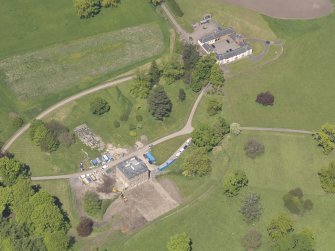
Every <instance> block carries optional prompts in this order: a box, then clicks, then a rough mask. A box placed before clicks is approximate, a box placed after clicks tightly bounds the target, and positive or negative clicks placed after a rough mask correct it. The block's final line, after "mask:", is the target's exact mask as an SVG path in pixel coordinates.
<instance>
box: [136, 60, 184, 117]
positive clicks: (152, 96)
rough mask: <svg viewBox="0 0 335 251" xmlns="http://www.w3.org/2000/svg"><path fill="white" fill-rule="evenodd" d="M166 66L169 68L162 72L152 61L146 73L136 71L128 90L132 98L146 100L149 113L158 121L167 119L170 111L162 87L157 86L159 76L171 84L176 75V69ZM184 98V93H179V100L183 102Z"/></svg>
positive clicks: (170, 103)
mask: <svg viewBox="0 0 335 251" xmlns="http://www.w3.org/2000/svg"><path fill="white" fill-rule="evenodd" d="M168 65H169V67H167V66H165V67H164V70H163V72H162V71H161V70H160V69H159V67H158V65H157V63H156V61H153V62H152V63H151V66H150V69H149V72H148V73H145V72H143V71H140V70H138V71H137V74H136V79H135V83H134V85H133V86H132V87H131V89H130V93H131V94H132V95H133V96H134V97H136V98H141V99H147V101H148V105H149V112H150V113H151V114H152V116H153V117H154V118H155V119H158V120H163V119H164V118H166V117H168V116H169V115H170V113H171V111H172V102H171V100H170V98H169V97H168V96H167V94H166V92H165V89H164V87H163V86H161V85H159V82H160V78H161V76H163V77H164V78H165V79H167V80H169V81H171V83H172V82H173V79H174V77H176V76H177V75H178V74H177V75H175V70H176V69H174V66H172V64H168ZM167 69H168V70H167ZM168 83H169V82H168ZM185 98H186V94H185V91H184V90H182V91H179V99H180V100H181V101H183V100H185Z"/></svg>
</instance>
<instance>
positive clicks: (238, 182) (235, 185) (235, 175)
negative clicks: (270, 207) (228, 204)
mask: <svg viewBox="0 0 335 251" xmlns="http://www.w3.org/2000/svg"><path fill="white" fill-rule="evenodd" d="M248 182H249V181H248V178H247V175H246V174H245V172H244V171H241V170H237V171H229V172H228V173H227V174H226V175H225V176H224V177H223V179H222V187H223V192H224V193H225V195H227V196H228V197H234V196H236V195H238V194H239V192H240V190H241V189H242V188H243V187H246V186H247V185H248Z"/></svg>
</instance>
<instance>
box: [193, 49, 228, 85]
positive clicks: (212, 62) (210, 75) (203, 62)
mask: <svg viewBox="0 0 335 251" xmlns="http://www.w3.org/2000/svg"><path fill="white" fill-rule="evenodd" d="M223 82H224V76H223V71H222V70H221V68H220V66H219V65H218V64H217V63H216V56H215V54H209V55H206V56H204V57H202V58H200V59H199V61H198V62H197V63H196V65H195V69H194V71H193V75H192V90H193V91H195V92H199V91H200V90H201V88H202V87H203V86H205V85H207V84H208V83H211V84H212V86H213V87H215V88H222V87H223Z"/></svg>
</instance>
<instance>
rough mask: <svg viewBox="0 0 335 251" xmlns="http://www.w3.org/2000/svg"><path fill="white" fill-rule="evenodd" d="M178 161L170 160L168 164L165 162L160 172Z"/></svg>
mask: <svg viewBox="0 0 335 251" xmlns="http://www.w3.org/2000/svg"><path fill="white" fill-rule="evenodd" d="M175 161H176V159H173V160H169V161H167V162H165V163H164V164H163V165H161V166H160V167H159V168H158V170H159V171H163V170H164V169H166V168H168V167H169V166H171V165H172V164H173V163H174V162H175Z"/></svg>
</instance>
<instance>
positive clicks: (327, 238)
mask: <svg viewBox="0 0 335 251" xmlns="http://www.w3.org/2000/svg"><path fill="white" fill-rule="evenodd" d="M250 138H255V139H257V140H259V141H261V142H262V143H263V144H264V145H265V154H264V155H262V156H261V157H259V158H256V159H255V160H251V159H249V158H248V157H246V155H245V153H244V150H243V146H244V144H245V142H246V141H247V140H248V139H250ZM224 145H225V146H224V148H225V150H224V151H222V152H219V153H216V154H214V155H213V156H212V161H213V172H212V174H211V176H210V177H207V178H205V180H204V183H207V184H208V183H210V184H211V185H212V186H211V189H209V190H207V189H208V188H206V186H204V183H202V188H203V191H202V193H203V195H201V196H199V197H198V198H197V199H196V200H195V201H194V202H193V203H191V205H189V206H187V207H185V208H183V209H181V210H179V211H178V210H177V212H176V213H173V214H172V215H171V216H169V217H167V218H164V219H162V220H158V221H156V222H154V223H153V224H151V225H149V226H147V227H146V228H145V229H143V230H142V231H140V232H138V233H136V234H134V235H133V236H131V237H130V238H129V239H128V240H127V241H125V240H122V241H120V242H118V241H115V240H113V242H111V243H110V244H109V246H108V247H109V250H135V249H136V250H164V249H165V247H166V243H167V241H168V240H169V237H170V236H171V235H173V234H175V233H179V232H183V231H185V232H187V233H189V234H190V236H191V238H192V243H193V249H194V250H242V248H241V246H240V238H241V236H243V235H244V233H245V232H246V231H248V230H249V229H251V228H256V229H258V230H259V231H260V232H261V233H262V235H263V245H262V247H261V248H260V249H259V250H264V251H265V250H269V247H270V245H271V242H270V239H269V237H268V235H267V232H266V226H267V225H268V224H269V222H270V221H271V219H272V218H274V217H276V216H277V215H278V214H279V213H281V212H286V213H289V212H288V211H287V210H286V209H285V208H284V205H283V201H282V196H283V195H284V194H285V193H286V192H288V190H290V189H292V188H296V187H300V188H302V190H303V191H304V193H305V195H304V196H305V198H309V199H311V200H312V201H313V203H314V208H313V209H312V211H311V212H310V213H307V214H306V215H304V216H301V217H295V216H292V217H293V218H294V226H295V229H296V231H300V230H301V229H303V228H305V227H309V228H311V229H312V230H313V231H314V233H315V235H316V250H321V251H323V250H325V251H326V250H331V249H332V246H333V245H335V243H334V241H333V239H332V238H331V234H332V232H333V231H334V230H335V228H334V226H333V225H332V224H327V221H328V220H329V219H330V218H332V217H334V216H335V215H334V211H333V208H334V206H335V202H334V201H333V198H332V196H329V195H326V194H324V192H323V191H322V189H321V187H320V184H319V180H318V176H317V171H318V170H319V168H320V167H322V166H323V165H326V164H328V162H329V161H330V160H331V159H334V158H335V156H334V155H332V156H328V157H326V156H325V155H323V154H322V153H321V150H320V149H319V148H317V147H316V146H315V142H314V141H313V139H312V138H311V137H310V136H302V135H293V134H292V135H286V134H273V133H243V134H242V135H240V136H238V137H232V138H231V139H230V142H226V143H225V144H224ZM225 157H229V161H228V162H227V161H225ZM227 163H228V164H227ZM228 169H232V170H235V169H242V170H245V171H246V173H247V176H248V178H249V186H248V188H247V189H245V190H243V192H242V193H241V194H240V195H239V196H237V197H235V198H227V197H226V196H225V195H224V194H223V193H222V190H221V181H220V180H221V177H222V175H223V174H224V173H225V172H226V171H227V170H228ZM174 181H175V182H176V183H177V184H179V186H180V187H181V188H182V191H183V190H185V188H183V187H184V186H185V184H186V183H187V182H188V181H187V178H183V177H179V179H174ZM191 185H192V184H191ZM199 186H200V187H201V185H199ZM248 192H257V193H259V194H260V195H261V198H262V204H263V207H264V213H263V215H262V217H261V219H260V221H258V222H256V223H255V224H254V225H253V226H249V225H248V224H246V223H245V222H244V221H243V220H242V217H241V214H240V212H239V208H240V203H241V200H242V199H243V197H244V195H245V194H246V193H248ZM150 236H155V238H149V237H150Z"/></svg>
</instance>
